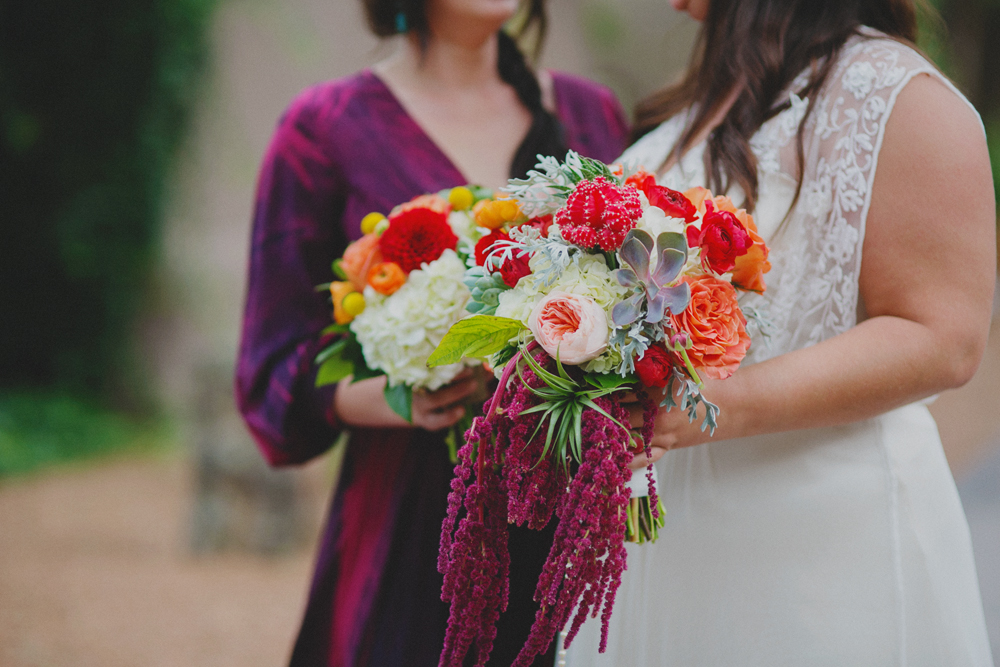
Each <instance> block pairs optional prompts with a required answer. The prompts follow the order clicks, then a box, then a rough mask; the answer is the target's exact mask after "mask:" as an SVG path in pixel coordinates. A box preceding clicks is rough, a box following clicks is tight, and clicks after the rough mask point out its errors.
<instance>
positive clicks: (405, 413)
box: [385, 384, 413, 423]
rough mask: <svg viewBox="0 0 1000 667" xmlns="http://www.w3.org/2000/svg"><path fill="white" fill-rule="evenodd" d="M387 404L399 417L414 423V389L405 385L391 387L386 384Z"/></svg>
mask: <svg viewBox="0 0 1000 667" xmlns="http://www.w3.org/2000/svg"><path fill="white" fill-rule="evenodd" d="M385 402H386V403H388V404H389V407H390V408H392V411H393V412H395V413H396V414H397V415H399V416H400V417H402V418H403V419H405V420H406V421H408V422H410V423H412V422H413V389H411V388H410V387H409V386H407V385H405V384H397V385H396V386H389V384H386V385H385Z"/></svg>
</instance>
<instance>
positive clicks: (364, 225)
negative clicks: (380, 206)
mask: <svg viewBox="0 0 1000 667" xmlns="http://www.w3.org/2000/svg"><path fill="white" fill-rule="evenodd" d="M383 220H385V216H384V215H382V214H381V213H369V214H368V215H366V216H365V217H363V218H361V233H362V234H371V233H372V232H374V231H375V225H377V224H378V223H380V222H382V221H383Z"/></svg>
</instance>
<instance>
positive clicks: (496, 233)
mask: <svg viewBox="0 0 1000 667" xmlns="http://www.w3.org/2000/svg"><path fill="white" fill-rule="evenodd" d="M508 240H510V237H509V236H508V235H507V232H505V231H503V230H502V229H494V230H493V231H492V232H490V233H489V234H487V235H486V236H484V237H483V238H481V239H479V240H478V241H477V242H476V266H486V257H487V256H488V255H489V254H490V249H491V248H492V247H493V244H494V243H496V242H497V241H508Z"/></svg>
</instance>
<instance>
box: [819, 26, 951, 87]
mask: <svg viewBox="0 0 1000 667" xmlns="http://www.w3.org/2000/svg"><path fill="white" fill-rule="evenodd" d="M919 74H929V75H931V76H933V77H936V78H938V79H940V80H941V81H943V82H946V83H947V84H948V85H949V86H950V87H951V88H952V90H953V91H954V93H955V94H956V95H959V96H960V94H959V93H958V91H957V90H955V89H954V86H951V84H950V82H948V80H947V78H946V77H945V75H944V74H943V73H941V71H940V70H939V69H938V68H937V66H936V65H934V63H932V62H931V61H930V60H928V59H927V57H926V56H924V55H923V54H922V53H921V52H920V51H918V50H917V49H916V47H914V46H913V45H912V44H909V43H908V42H905V41H903V40H898V39H894V38H892V37H889V36H887V35H885V34H884V33H881V32H879V31H877V30H874V29H872V28H867V27H862V28H860V29H859V31H858V34H856V35H855V36H853V37H851V38H850V39H849V40H848V41H847V43H846V44H845V45H844V47H843V48H842V49H841V50H840V53H839V55H838V56H837V62H836V63H835V64H834V67H833V69H832V70H831V72H830V80H829V84H828V88H829V90H830V92H831V93H834V94H841V95H844V96H846V97H848V98H853V99H855V100H859V101H860V100H864V99H868V98H873V97H881V98H883V99H887V98H890V97H894V96H895V95H897V94H898V93H899V91H900V90H902V88H903V87H904V86H906V84H907V83H909V81H910V80H912V79H913V78H914V77H915V76H917V75H919ZM963 99H964V98H963Z"/></svg>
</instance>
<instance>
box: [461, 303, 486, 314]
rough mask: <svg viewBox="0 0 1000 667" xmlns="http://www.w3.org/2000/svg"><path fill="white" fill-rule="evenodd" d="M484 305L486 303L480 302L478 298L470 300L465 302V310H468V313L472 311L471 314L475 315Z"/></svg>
mask: <svg viewBox="0 0 1000 667" xmlns="http://www.w3.org/2000/svg"><path fill="white" fill-rule="evenodd" d="M485 305H486V304H484V303H482V302H481V301H479V300H475V301H472V300H470V301H469V303H467V304H465V309H466V310H467V311H469V312H470V313H472V314H473V315H476V314H478V313H479V312H480V311H482V309H483V308H484V306H485Z"/></svg>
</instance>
